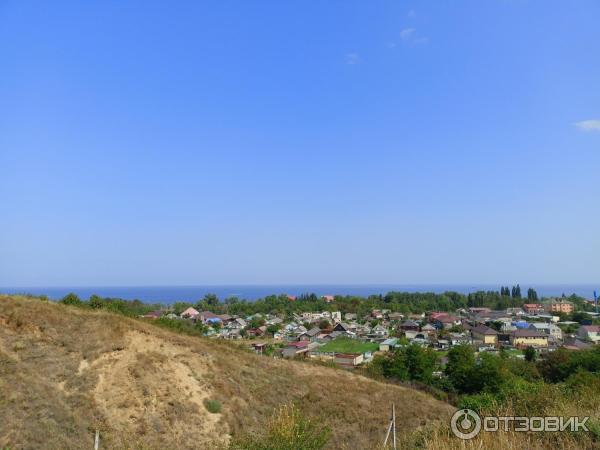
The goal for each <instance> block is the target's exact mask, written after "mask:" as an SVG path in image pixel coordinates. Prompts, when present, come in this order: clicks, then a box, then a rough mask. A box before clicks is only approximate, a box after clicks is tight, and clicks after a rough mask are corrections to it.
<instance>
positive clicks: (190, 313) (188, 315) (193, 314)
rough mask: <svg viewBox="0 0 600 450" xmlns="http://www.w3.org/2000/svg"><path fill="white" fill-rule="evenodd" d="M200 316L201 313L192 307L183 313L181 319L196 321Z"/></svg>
mask: <svg viewBox="0 0 600 450" xmlns="http://www.w3.org/2000/svg"><path fill="white" fill-rule="evenodd" d="M199 315H200V312H199V311H198V310H196V309H195V308H192V307H191V306H190V307H189V308H188V309H186V310H185V311H183V312H182V313H181V317H183V318H184V319H193V320H195V319H196V318H197V317H198V316H199Z"/></svg>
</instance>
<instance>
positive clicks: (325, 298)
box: [321, 295, 335, 303]
mask: <svg viewBox="0 0 600 450" xmlns="http://www.w3.org/2000/svg"><path fill="white" fill-rule="evenodd" d="M321 298H322V299H323V301H324V302H325V303H331V302H333V301H334V300H335V297H334V296H333V295H324V296H323V297H321Z"/></svg>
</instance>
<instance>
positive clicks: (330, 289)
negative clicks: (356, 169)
mask: <svg viewBox="0 0 600 450" xmlns="http://www.w3.org/2000/svg"><path fill="white" fill-rule="evenodd" d="M529 287H532V288H534V289H535V290H536V291H537V293H538V296H540V297H553V296H561V295H562V294H565V295H567V296H569V295H571V294H576V295H578V296H581V297H584V298H587V299H593V298H594V290H596V291H599V292H600V289H599V288H600V283H598V284H596V285H593V284H540V285H521V293H522V294H523V295H526V294H527V289H528V288H529ZM481 290H483V291H499V290H500V285H499V284H497V285H496V284H494V285H491V284H456V285H454V284H354V285H352V284H280V285H278V284H270V285H267V284H265V285H241V284H240V285H201V286H46V287H44V286H35V287H33V286H29V287H28V286H16V287H0V293H5V294H32V295H46V296H48V297H49V298H50V299H52V300H58V299H60V298H62V297H64V296H65V295H67V294H68V293H70V292H73V293H75V294H77V295H78V296H79V297H80V298H81V299H84V300H86V299H88V298H89V297H90V296H91V295H94V294H95V295H99V296H100V297H112V298H122V299H126V300H135V299H137V300H141V301H143V302H148V303H160V304H165V305H167V304H171V303H174V302H177V301H185V302H196V301H198V300H200V299H202V298H203V297H204V296H205V295H206V294H215V295H216V296H217V297H218V298H219V299H221V300H224V299H226V298H228V297H238V298H239V299H245V300H248V301H254V300H257V299H259V298H263V297H265V296H268V295H273V294H275V295H278V294H287V295H295V296H299V295H302V294H306V293H314V294H316V295H318V296H321V295H356V296H361V297H366V296H369V295H379V294H386V293H387V292H390V291H398V292H434V293H442V292H445V291H456V292H460V293H463V294H468V293H470V292H475V291H481Z"/></svg>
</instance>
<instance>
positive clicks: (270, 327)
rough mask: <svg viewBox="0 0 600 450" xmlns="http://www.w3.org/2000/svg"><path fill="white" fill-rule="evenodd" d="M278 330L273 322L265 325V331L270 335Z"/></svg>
mask: <svg viewBox="0 0 600 450" xmlns="http://www.w3.org/2000/svg"><path fill="white" fill-rule="evenodd" d="M278 331H279V325H278V324H276V323H274V324H271V325H269V326H268V327H267V332H268V333H271V334H272V335H275V333H277V332H278Z"/></svg>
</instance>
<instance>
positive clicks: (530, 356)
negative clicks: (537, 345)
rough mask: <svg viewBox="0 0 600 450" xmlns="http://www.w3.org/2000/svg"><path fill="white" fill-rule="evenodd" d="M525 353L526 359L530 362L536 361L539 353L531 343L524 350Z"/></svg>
mask: <svg viewBox="0 0 600 450" xmlns="http://www.w3.org/2000/svg"><path fill="white" fill-rule="evenodd" d="M523 354H524V355H525V360H526V361H529V362H534V361H535V360H536V358H537V353H536V351H535V349H534V348H533V347H532V346H531V345H530V346H529V347H527V348H526V349H525V350H523Z"/></svg>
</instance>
